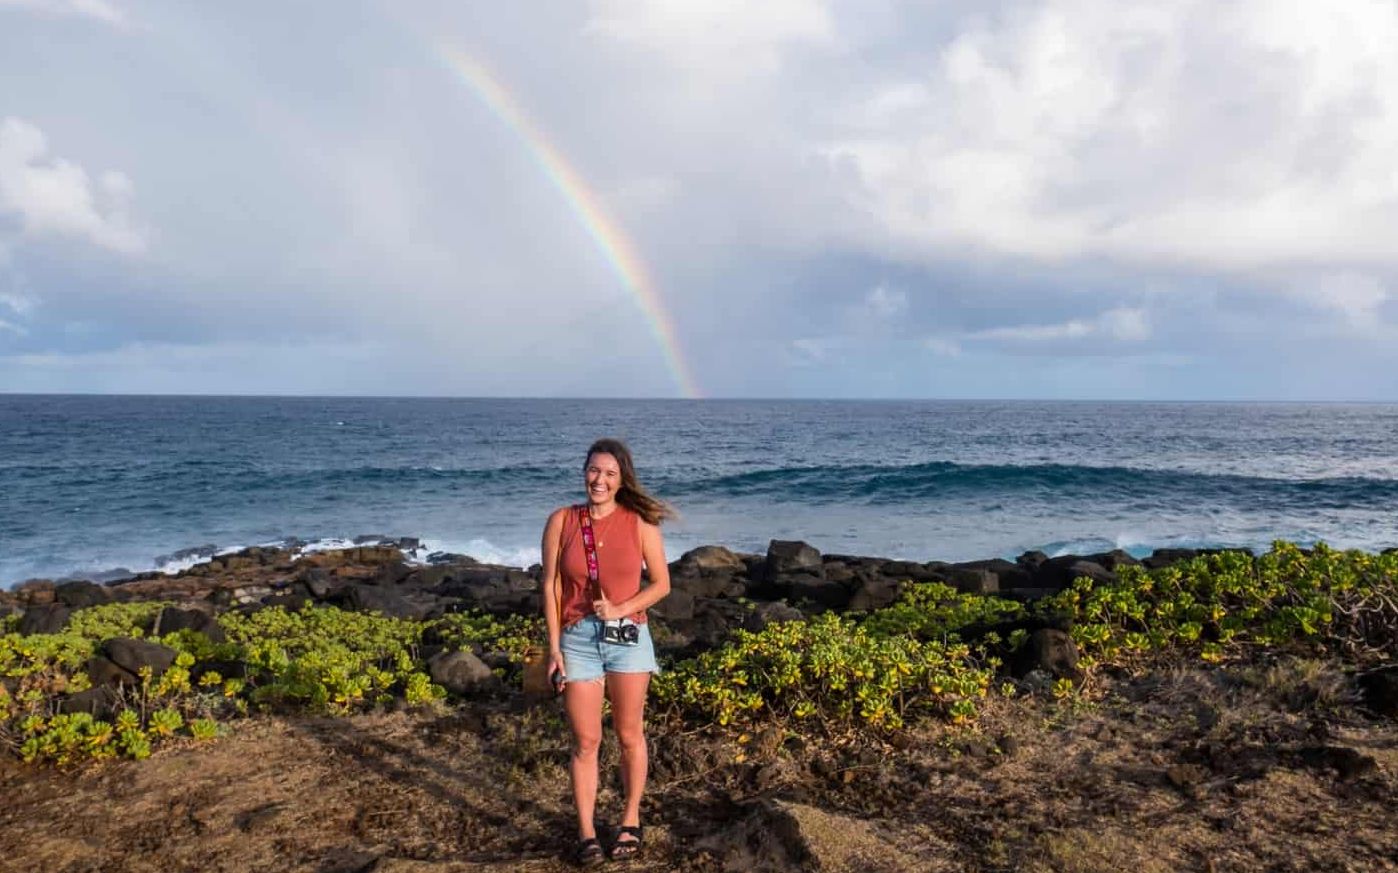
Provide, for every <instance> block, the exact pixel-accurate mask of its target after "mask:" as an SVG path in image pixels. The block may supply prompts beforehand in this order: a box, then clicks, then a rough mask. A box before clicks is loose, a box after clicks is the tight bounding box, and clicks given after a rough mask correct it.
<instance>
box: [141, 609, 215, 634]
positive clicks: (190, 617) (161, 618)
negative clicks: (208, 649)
mask: <svg viewBox="0 0 1398 873" xmlns="http://www.w3.org/2000/svg"><path fill="white" fill-rule="evenodd" d="M180 630H192V631H198V632H199V633H201V634H203V635H204V636H206V637H208V638H209V641H210V642H215V643H221V642H224V641H225V639H226V637H225V636H224V633H223V628H221V627H219V624H218V621H217V620H216V619H215V618H214V616H213V615H212V614H210V613H207V612H204V611H202V610H198V609H180V608H178V607H174V606H167V607H165V608H164V609H162V610H160V615H158V616H156V619H155V635H156V636H164V635H165V634H169V633H174V632H175V631H180Z"/></svg>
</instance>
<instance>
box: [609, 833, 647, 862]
mask: <svg viewBox="0 0 1398 873" xmlns="http://www.w3.org/2000/svg"><path fill="white" fill-rule="evenodd" d="M644 831H645V828H643V827H641V826H640V825H622V826H621V827H619V828H617V829H616V836H617V838H616V841H615V842H613V843H612V851H611V852H610V853H609V854H608V855H607V857H609V858H611V859H612V860H613V861H625V860H628V859H630V858H634V857H636V855H637V854H638V853H639V852H640V851H641V839H642V835H643V832H644ZM623 834H627V835H629V836H633V837H635V838H636V839H634V840H623V839H622V838H621V837H622V835H623Z"/></svg>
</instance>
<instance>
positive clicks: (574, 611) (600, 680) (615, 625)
mask: <svg viewBox="0 0 1398 873" xmlns="http://www.w3.org/2000/svg"><path fill="white" fill-rule="evenodd" d="M583 484H584V485H585V486H586V489H587V502H586V503H585V504H582V505H579V506H565V507H563V508H561V509H556V510H554V512H553V514H551V515H550V516H549V520H548V524H547V525H545V526H544V540H543V549H542V553H543V564H544V566H543V574H542V578H543V579H544V580H545V582H544V586H543V588H544V592H543V593H544V596H543V601H544V603H543V608H544V616H545V621H546V622H547V624H548V635H549V665H548V669H549V675H550V676H556V677H557V678H558V681H559V682H560V683H561V684H562V686H563V695H564V708H565V709H566V711H567V713H568V722H569V724H570V725H571V726H572V729H573V757H572V762H571V767H570V772H571V775H572V780H573V800H574V802H575V803H576V804H577V808H578V848H577V860H578V862H579V863H580V864H582V865H584V866H587V865H591V864H595V863H598V862H600V861H601V860H602V858H603V852H602V846H601V844H600V843H598V841H597V830H596V827H595V825H594V823H593V810H594V807H595V806H596V801H597V750H598V748H599V747H600V746H601V743H602V697H603V694H604V693H605V694H606V697H607V699H608V700H610V701H611V704H612V727H613V728H614V729H615V731H616V737H617V742H618V744H619V745H620V746H621V781H622V786H623V788H624V789H625V791H626V807H625V809H624V810H623V811H622V815H621V827H620V829H619V831H618V834H617V838H616V842H615V843H613V845H612V849H611V853H610V857H611V858H612V859H613V860H620V859H623V858H629V857H632V856H633V855H635V854H636V852H638V851H639V850H640V848H641V838H642V829H641V794H642V793H643V792H644V791H645V787H646V767H647V754H646V737H645V725H644V713H645V705H646V689H647V688H648V687H649V685H650V676H651V674H652V673H656V672H659V670H658V668H657V666H656V663H655V651H654V648H653V647H652V645H651V638H650V631H649V629H648V628H647V627H646V610H647V609H648V608H650V607H651V606H654V605H655V604H656V603H658V602H659V601H660V600H661V599H662V598H664V597H665V595H667V594H669V593H670V568H669V567H668V566H667V565H666V563H665V543H664V541H663V540H662V538H661V536H660V523H661V522H662V521H663V520H664V519H666V518H668V517H671V516H673V515H674V512H673V511H672V510H671V509H670V507H669V506H667V505H666V504H665V503H663V502H661V501H660V500H657V499H656V498H654V497H652V496H650V495H649V494H648V493H646V490H645V489H644V488H642V487H641V483H640V482H638V481H637V479H636V470H635V467H634V466H633V465H632V462H631V452H630V451H629V450H628V449H627V448H626V446H625V445H624V444H623V443H622V442H621V441H619V440H612V439H603V440H598V441H597V442H595V443H593V444H592V447H591V448H590V449H588V450H587V461H586V462H585V463H584V465H583ZM584 514H585V515H586V518H583V517H582V516H583V515H584ZM588 526H590V528H591V538H592V540H593V544H594V551H595V554H596V579H597V581H596V582H595V583H594V581H593V579H592V577H591V576H590V575H589V570H588V555H587V544H586V539H587V530H586V528H587V527H588ZM642 564H644V565H645V567H646V569H647V570H649V571H650V584H649V585H647V586H645V587H644V588H643V587H641V566H642ZM628 628H633V629H631V630H628ZM609 631H610V633H609ZM609 637H611V639H609ZM632 640H634V642H633V641H632Z"/></svg>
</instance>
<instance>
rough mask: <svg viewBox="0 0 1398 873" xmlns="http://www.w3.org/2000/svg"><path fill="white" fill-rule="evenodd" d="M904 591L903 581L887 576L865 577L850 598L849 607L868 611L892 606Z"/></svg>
mask: <svg viewBox="0 0 1398 873" xmlns="http://www.w3.org/2000/svg"><path fill="white" fill-rule="evenodd" d="M902 591H903V583H902V582H900V581H899V580H897V579H890V578H888V577H887V576H874V577H871V578H868V579H865V580H864V581H863V582H861V583H860V585H859V587H858V588H856V589H855V591H854V594H853V596H851V597H850V599H849V604H848V607H847V608H848V609H851V610H855V611H860V612H863V611H866V610H870V609H883V608H884V607H885V606H891V605H892V604H893V602H894V601H895V600H897V599H898V595H899V594H901V593H902Z"/></svg>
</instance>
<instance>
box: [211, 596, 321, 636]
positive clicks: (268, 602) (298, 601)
mask: <svg viewBox="0 0 1398 873" xmlns="http://www.w3.org/2000/svg"><path fill="white" fill-rule="evenodd" d="M314 603H315V600H313V599H312V598H311V595H309V594H307V593H306V590H305V588H304V587H300V586H298V587H297V588H294V589H292V590H290V591H280V592H278V593H276V594H272V595H269V596H267V597H264V598H262V605H263V606H280V607H281V608H282V609H286V610H290V611H291V612H297V611H299V610H302V609H305V608H306V607H308V606H311V605H313V604H314ZM215 627H217V625H215Z"/></svg>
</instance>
